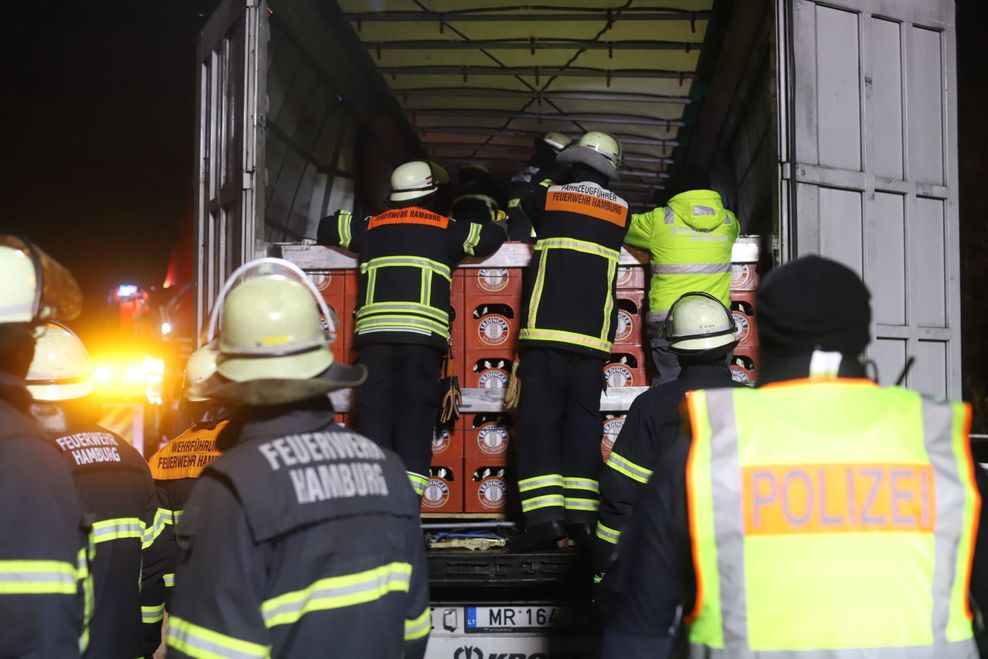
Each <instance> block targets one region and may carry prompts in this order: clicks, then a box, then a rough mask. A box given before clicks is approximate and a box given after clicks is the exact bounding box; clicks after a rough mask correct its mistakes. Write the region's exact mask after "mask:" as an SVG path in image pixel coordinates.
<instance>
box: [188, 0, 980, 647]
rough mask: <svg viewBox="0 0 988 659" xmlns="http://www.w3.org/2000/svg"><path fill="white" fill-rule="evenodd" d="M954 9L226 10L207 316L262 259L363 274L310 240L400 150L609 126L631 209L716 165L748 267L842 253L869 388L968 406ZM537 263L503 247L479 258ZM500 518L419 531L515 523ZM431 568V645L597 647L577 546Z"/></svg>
mask: <svg viewBox="0 0 988 659" xmlns="http://www.w3.org/2000/svg"><path fill="white" fill-rule="evenodd" d="M954 12H955V8H954V1H953V0H827V2H817V1H815V0H733V1H732V0H639V1H635V0H544V1H543V2H542V3H540V4H538V5H535V6H529V5H519V4H515V3H512V2H507V1H503V0H477V1H475V2H469V3H468V2H457V1H454V0H338V1H334V0H224V1H223V2H221V4H220V6H219V7H218V9H217V10H216V11H215V12H214V14H213V15H212V16H211V17H210V18H209V20H208V22H207V23H206V25H205V28H204V29H203V31H202V34H201V36H200V41H199V49H198V61H199V64H198V65H199V87H198V112H199V116H198V132H197V153H196V171H197V181H196V202H195V221H194V227H195V246H196V257H195V263H196V266H195V272H196V283H197V308H198V318H199V327H203V325H204V321H205V320H206V319H207V318H208V315H209V311H210V308H211V305H212V303H213V302H214V300H215V299H216V296H217V294H218V293H219V290H220V288H221V287H222V284H223V282H224V280H225V279H226V277H227V276H228V275H229V274H230V273H231V272H232V271H233V270H234V269H235V268H236V267H237V266H239V265H240V264H242V263H244V262H246V261H249V260H251V259H253V258H256V257H260V256H272V255H273V256H280V257H283V258H287V259H289V260H291V261H293V262H295V263H296V264H297V265H299V266H300V267H302V268H303V269H304V270H306V271H308V272H310V273H312V275H313V276H314V277H316V278H321V279H322V280H325V279H326V277H327V276H328V277H332V276H334V275H337V274H342V273H344V272H345V271H346V270H347V269H348V268H352V267H353V265H354V264H355V262H354V260H353V259H352V257H350V256H347V255H346V254H344V253H342V252H338V251H334V250H331V249H328V248H324V247H320V246H318V245H316V244H315V241H314V238H315V233H316V227H317V226H318V223H319V220H320V219H321V218H322V217H324V216H326V215H329V214H331V213H333V212H335V211H336V210H338V209H348V210H352V211H353V212H356V213H361V214H364V215H367V214H372V213H376V212H379V211H380V210H382V209H383V207H384V205H385V200H386V196H387V193H388V191H389V190H388V188H389V179H388V177H389V174H390V172H391V170H392V168H393V167H394V166H396V165H397V164H400V163H401V162H405V161H407V160H413V159H427V160H430V161H433V162H436V163H439V164H441V165H443V166H445V167H447V168H449V169H450V170H453V169H455V168H456V167H458V166H461V165H464V164H471V163H484V164H486V165H487V166H488V168H489V170H490V172H491V173H493V174H496V175H498V176H501V177H503V178H507V177H510V176H511V175H512V174H513V173H514V172H515V171H517V170H518V169H520V168H521V167H522V166H523V165H524V163H525V161H526V160H527V158H528V157H529V155H530V152H531V147H532V141H533V139H535V138H537V137H538V136H540V135H542V134H544V133H545V132H548V131H558V132H561V133H565V134H567V135H569V136H571V137H574V138H576V137H578V136H579V135H580V134H582V133H583V132H585V131H587V130H604V131H607V132H610V133H612V134H613V135H615V136H616V137H617V138H618V139H619V140H620V141H621V143H622V145H623V147H624V154H625V157H624V160H625V168H624V170H623V171H622V176H621V178H620V180H619V181H617V182H616V183H615V186H614V189H615V191H616V192H618V193H619V194H621V195H622V196H623V197H625V199H627V200H628V202H629V205H630V207H631V209H632V210H633V211H642V210H650V209H651V208H653V207H654V206H655V201H656V196H657V195H661V193H662V190H663V188H664V186H665V183H666V182H667V181H668V180H669V178H670V177H672V176H675V174H676V172H677V171H679V170H680V169H681V168H684V167H699V168H702V169H703V170H705V171H707V172H709V174H710V177H711V179H712V182H713V187H714V188H715V189H717V190H718V191H719V192H720V193H721V194H722V196H723V197H724V200H725V206H727V207H728V208H730V209H732V210H734V211H735V213H736V214H737V216H738V217H739V218H740V219H741V222H742V226H743V230H744V233H746V234H748V235H751V236H757V238H751V239H749V240H747V241H742V243H741V245H740V249H741V251H742V253H743V254H741V255H739V256H738V257H737V259H736V260H739V261H743V262H745V263H755V262H756V261H757V262H758V268H759V269H760V270H761V271H762V272H764V271H765V270H766V269H767V268H770V267H771V266H772V265H777V264H780V263H784V262H786V261H788V260H790V259H793V258H797V257H799V256H801V255H804V254H821V255H824V256H828V257H830V258H833V259H835V260H838V261H840V262H842V263H844V264H846V265H847V266H849V267H850V268H851V269H852V270H854V271H855V272H857V273H858V274H860V275H861V277H862V278H863V280H864V281H865V283H866V284H867V285H868V287H869V289H870V290H871V293H872V306H873V316H874V317H873V327H872V336H873V337H874V340H873V343H872V344H871V347H870V348H869V352H868V358H869V359H870V360H871V361H872V362H873V364H874V367H875V376H876V378H877V379H878V381H879V382H880V383H881V384H884V385H891V384H894V383H895V382H896V380H897V379H898V378H899V376H900V374H904V380H903V382H904V384H905V386H908V387H910V388H913V389H916V390H918V391H920V392H922V393H925V394H929V395H933V396H938V397H948V398H953V399H959V398H960V397H961V335H960V250H959V217H958V171H957V169H958V164H957V163H958V160H957V121H956V119H957V81H956V40H955V30H954ZM527 258H528V251H527V247H526V246H525V245H523V244H520V243H519V244H506V245H505V247H503V248H502V250H501V252H499V253H498V254H495V255H494V256H492V257H490V258H489V259H487V260H486V261H483V262H473V263H467V264H465V268H464V269H465V270H466V271H471V269H473V272H476V270H477V269H480V268H484V269H509V268H518V267H523V266H524V264H525V263H526V262H527ZM640 264H641V256H640V255H636V254H635V253H633V252H627V253H625V254H624V255H623V256H622V265H625V266H627V267H629V268H635V267H638V266H639V265H640ZM342 354H344V356H345V352H344V353H342ZM910 363H912V368H907V364H910ZM642 390H643V388H641V387H625V388H621V390H620V391H617V390H613V389H612V390H611V391H609V392H608V395H605V396H603V397H602V407H603V409H604V411H605V412H608V411H609V412H613V413H619V412H620V411H621V410H626V409H627V408H628V406H629V405H630V401H631V400H632V399H633V397H634V396H635V395H637V394H638V393H640V392H641V391H642ZM464 400H465V405H464V411H466V412H471V413H496V412H498V411H499V410H500V409H501V404H502V402H501V396H500V393H499V392H497V391H494V392H492V391H488V390H481V389H480V388H467V389H465V390H464ZM336 402H337V404H338V408H339V409H340V411H343V412H345V410H346V405H347V398H346V396H345V395H342V396H339V397H337V399H336ZM488 517H490V516H486V517H484V516H481V518H478V517H477V516H473V517H471V518H470V519H469V520H467V519H465V518H464V515H463V514H458V515H455V516H454V519H453V520H444V521H443V522H438V521H435V520H430V519H427V520H426V522H427V523H426V526H427V527H429V525H430V524H432V525H433V526H432V528H433V529H434V530H437V529H438V530H441V529H443V528H446V526H445V525H447V524H451V525H453V526H455V527H457V528H461V529H462V528H464V527H465V526H467V525H469V524H485V525H487V526H486V527H485V528H497V525H500V524H507V523H510V521H505V520H503V515H495V516H494V517H495V519H493V520H492V519H488ZM470 528H472V527H470ZM430 571H431V583H432V589H433V600H434V610H433V636H432V639H431V641H430V646H429V651H428V656H429V657H436V658H438V657H450V658H451V659H487V658H488V657H512V658H518V659H521V658H529V659H534V658H535V657H544V658H548V657H591V656H595V650H594V648H593V645H592V638H593V636H594V634H593V624H594V621H595V618H596V616H595V615H594V614H593V612H592V608H591V606H590V603H589V601H588V589H589V583H588V582H586V581H585V580H582V579H581V576H580V575H581V574H582V573H581V572H580V567H579V566H578V565H576V564H575V563H574V559H573V555H572V554H570V553H568V552H556V553H540V554H526V555H510V554H507V553H504V552H498V551H481V552H473V553H471V552H467V551H460V552H448V551H447V552H432V553H431V554H430Z"/></svg>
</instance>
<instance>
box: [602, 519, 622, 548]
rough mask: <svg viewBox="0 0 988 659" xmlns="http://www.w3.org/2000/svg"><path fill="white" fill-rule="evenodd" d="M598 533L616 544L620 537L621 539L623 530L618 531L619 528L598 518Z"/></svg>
mask: <svg viewBox="0 0 988 659" xmlns="http://www.w3.org/2000/svg"><path fill="white" fill-rule="evenodd" d="M596 535H597V537H598V538H600V539H601V540H603V541H604V542H609V543H611V544H612V545H616V544H617V543H618V539H620V537H621V532H620V531H618V530H617V529H612V528H611V527H609V526H607V525H606V524H604V523H603V522H601V521H599V520H598V522H597V532H596Z"/></svg>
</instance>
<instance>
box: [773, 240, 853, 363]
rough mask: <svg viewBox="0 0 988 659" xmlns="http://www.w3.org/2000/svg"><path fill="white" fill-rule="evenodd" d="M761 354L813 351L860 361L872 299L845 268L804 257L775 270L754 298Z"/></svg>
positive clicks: (824, 259)
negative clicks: (857, 358)
mask: <svg viewBox="0 0 988 659" xmlns="http://www.w3.org/2000/svg"><path fill="white" fill-rule="evenodd" d="M755 299H756V304H755V314H756V319H757V321H758V340H759V343H760V346H761V349H762V350H763V351H764V352H765V353H768V354H770V355H775V356H780V357H790V356H796V355H803V354H809V353H812V352H813V351H814V350H816V349H818V348H819V349H820V350H826V351H833V352H840V353H842V354H845V355H859V354H861V353H862V352H864V349H865V348H866V347H867V345H868V343H869V341H870V336H869V332H868V330H869V325H870V324H871V305H870V302H869V301H870V299H871V294H870V293H869V292H868V288H867V287H866V286H865V285H864V282H862V281H861V278H860V277H858V275H857V274H855V272H854V271H853V270H851V269H850V268H848V267H847V266H844V265H841V264H840V263H837V262H836V261H831V260H830V259H826V258H823V257H820V256H804V257H802V258H800V259H797V260H795V261H792V262H791V263H787V264H786V265H784V266H782V267H781V268H778V269H777V270H773V271H772V272H770V273H769V274H768V276H766V277H765V279H764V281H762V283H761V285H760V286H759V287H758V291H757V292H756V294H755Z"/></svg>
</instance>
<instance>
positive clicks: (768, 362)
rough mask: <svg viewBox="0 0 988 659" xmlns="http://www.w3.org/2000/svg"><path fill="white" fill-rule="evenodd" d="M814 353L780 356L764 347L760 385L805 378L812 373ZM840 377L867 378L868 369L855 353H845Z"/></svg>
mask: <svg viewBox="0 0 988 659" xmlns="http://www.w3.org/2000/svg"><path fill="white" fill-rule="evenodd" d="M812 357H813V355H812V354H803V355H792V356H785V357H783V356H778V355H773V354H771V353H767V352H766V351H765V350H764V348H763V349H762V354H761V364H760V366H759V369H758V386H760V387H761V386H764V385H766V384H772V383H775V382H785V381H786V380H803V379H806V378H808V377H809V375H810V360H811V359H812ZM837 377H838V378H852V379H859V378H866V377H867V370H866V369H865V367H864V365H863V364H862V363H861V362H860V361H859V360H858V358H857V357H856V356H853V355H843V359H841V363H840V368H839V369H838V370H837Z"/></svg>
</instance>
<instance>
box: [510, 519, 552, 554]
mask: <svg viewBox="0 0 988 659" xmlns="http://www.w3.org/2000/svg"><path fill="white" fill-rule="evenodd" d="M565 542H566V527H565V526H563V523H562V522H560V521H559V520H552V521H551V522H543V523H542V524H533V525H532V526H529V527H528V528H526V529H525V530H524V531H523V532H522V533H521V534H519V535H516V536H515V537H513V538H511V539H510V540H508V551H512V552H525V551H538V550H547V549H548V550H552V549H562V548H563V547H565V546H566V544H565Z"/></svg>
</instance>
